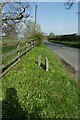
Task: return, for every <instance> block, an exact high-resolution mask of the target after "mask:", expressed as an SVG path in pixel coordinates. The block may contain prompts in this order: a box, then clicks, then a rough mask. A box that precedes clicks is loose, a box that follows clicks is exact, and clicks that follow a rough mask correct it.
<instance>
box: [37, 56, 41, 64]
mask: <svg viewBox="0 0 80 120" xmlns="http://www.w3.org/2000/svg"><path fill="white" fill-rule="evenodd" d="M38 65H39V66H40V65H41V55H39V56H38Z"/></svg>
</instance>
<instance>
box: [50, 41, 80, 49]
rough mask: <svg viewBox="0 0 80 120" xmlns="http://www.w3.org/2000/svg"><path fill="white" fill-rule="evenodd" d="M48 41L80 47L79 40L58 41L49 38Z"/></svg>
mask: <svg viewBox="0 0 80 120" xmlns="http://www.w3.org/2000/svg"><path fill="white" fill-rule="evenodd" d="M49 41H50V42H53V43H59V44H64V45H67V46H70V47H75V48H80V42H78V41H58V40H49Z"/></svg>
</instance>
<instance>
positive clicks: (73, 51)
mask: <svg viewBox="0 0 80 120" xmlns="http://www.w3.org/2000/svg"><path fill="white" fill-rule="evenodd" d="M43 43H44V44H45V45H46V46H47V47H48V48H50V49H51V50H52V51H53V52H55V53H56V54H57V55H58V56H60V57H61V58H62V59H64V60H65V61H66V62H67V63H68V64H70V65H71V66H72V67H74V69H75V70H76V71H78V49H77V48H72V47H67V46H66V45H63V44H56V43H51V42H48V41H47V40H45V41H44V42H43Z"/></svg>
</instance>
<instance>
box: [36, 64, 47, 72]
mask: <svg viewBox="0 0 80 120" xmlns="http://www.w3.org/2000/svg"><path fill="white" fill-rule="evenodd" d="M35 63H36V64H37V65H38V62H35ZM40 67H42V68H43V69H44V70H45V69H46V67H45V65H44V64H43V63H41V65H40Z"/></svg>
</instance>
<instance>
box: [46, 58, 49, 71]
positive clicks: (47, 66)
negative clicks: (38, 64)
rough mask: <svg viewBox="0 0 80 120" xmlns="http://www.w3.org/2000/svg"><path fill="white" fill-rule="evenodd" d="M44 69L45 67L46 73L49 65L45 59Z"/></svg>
mask: <svg viewBox="0 0 80 120" xmlns="http://www.w3.org/2000/svg"><path fill="white" fill-rule="evenodd" d="M45 67H46V71H48V68H49V63H48V59H47V58H46V59H45Z"/></svg>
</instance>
